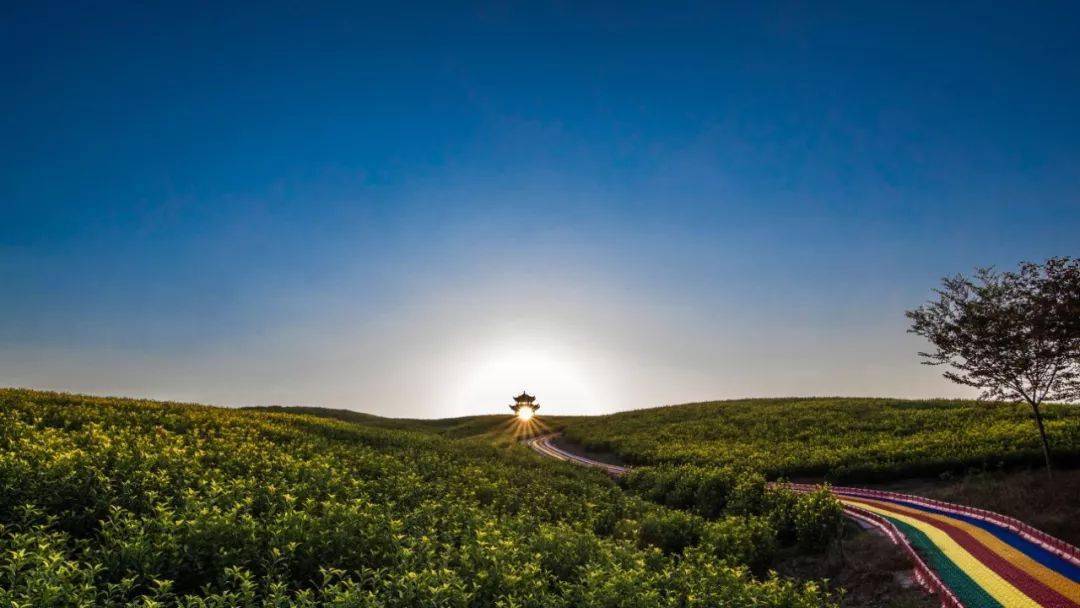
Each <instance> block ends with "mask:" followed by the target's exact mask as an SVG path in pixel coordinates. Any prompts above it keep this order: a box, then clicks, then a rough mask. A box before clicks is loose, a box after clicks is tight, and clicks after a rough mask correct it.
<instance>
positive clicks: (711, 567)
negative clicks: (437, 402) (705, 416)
mask: <svg viewBox="0 0 1080 608" xmlns="http://www.w3.org/2000/svg"><path fill="white" fill-rule="evenodd" d="M712 491H714V490H704V489H695V490H694V492H693V494H694V496H695V500H697V498H696V497H697V496H698V493H701V495H702V496H705V495H707V494H708V493H709V492H712ZM724 492H726V493H727V494H728V495H729V497H728V498H727V503H726V504H727V505H730V504H731V503H732V498H731V496H735V495H738V493H739V492H740V490H724ZM702 500H704V499H702ZM736 502H737V501H736ZM728 508H730V507H728V506H725V509H728ZM762 513H766V514H765V515H754V516H747V517H741V519H740V520H736V519H728V518H727V517H728V516H727V515H724V516H722V517H721V518H719V519H715V520H705V519H702V518H701V517H699V516H698V515H694V514H692V513H687V512H683V511H672V510H669V509H667V508H665V507H662V506H658V505H655V504H652V503H649V502H646V501H643V500H641V499H639V498H636V497H635V496H633V495H631V494H627V493H625V492H624V491H623V490H621V489H620V488H619V487H618V486H617V485H616V484H614V483H613V482H612V481H610V480H608V479H607V478H606V477H604V476H603V475H601V474H599V473H596V472H592V471H587V470H579V469H577V468H574V467H571V466H568V465H565V464H563V463H558V462H554V461H548V460H544V459H542V458H540V457H539V456H537V455H535V454H533V453H531V452H530V451H528V450H527V449H525V448H524V447H521V446H516V445H504V446H497V445H494V444H493V443H492V442H487V441H477V440H450V439H446V438H443V437H440V436H437V435H434V434H432V433H425V432H415V431H410V430H397V429H391V428H377V427H373V426H365V425H363V424H353V423H349V422H343V421H338V420H332V419H325V418H314V417H310V416H297V415H292V414H284V413H269V412H259V411H240V410H228V409H220V408H210V407H203V406H197V405H184V404H170V403H158V402H150V401H135V400H126V399H106V398H95V397H83V396H75V395H63V394H55V393H42V392H34V391H22V390H0V605H2V606H13V607H35V608H37V607H49V606H104V607H115V606H144V607H150V606H182V607H189V608H216V607H221V608H225V607H230V608H231V607H251V608H254V607H259V608H267V607H284V606H298V607H315V606H335V607H347V606H355V607H391V606H393V607H399V606H430V607H460V608H465V607H477V608H479V607H487V606H503V607H511V606H514V607H536V608H541V607H544V608H548V607H556V608H557V607H560V606H562V607H570V606H583V607H587V608H588V607H596V608H601V607H604V608H608V607H610V608H615V607H634V606H642V607H645V606H648V607H656V606H660V607H665V606H670V607H676V606H677V607H680V608H682V607H697V606H700V607H705V606H775V607H781V606H783V607H791V608H803V607H805V608H810V607H815V608H816V607H818V606H828V605H832V604H830V601H831V600H830V599H829V596H828V593H827V592H826V591H825V590H824V589H823V588H822V587H820V586H819V585H817V584H813V583H799V582H795V581H790V580H784V579H779V578H776V577H775V576H769V575H761V576H755V575H754V574H752V573H751V571H750V569H749V568H748V566H749V565H754V566H755V567H760V564H759V563H757V562H759V561H760V557H759V556H757V555H756V554H755V549H756V548H757V547H759V546H766V545H767V544H768V543H770V542H774V539H775V538H776V534H777V531H778V528H775V525H774V524H773V523H772V522H771V520H770V519H769V516H768V515H767V513H768V509H766V510H765V511H762ZM715 515H716V514H710V516H715ZM796 518H797V515H796ZM796 525H798V524H796Z"/></svg>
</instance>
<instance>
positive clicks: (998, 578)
mask: <svg viewBox="0 0 1080 608" xmlns="http://www.w3.org/2000/svg"><path fill="white" fill-rule="evenodd" d="M556 436H557V434H551V435H544V436H541V437H535V438H531V439H528V440H526V442H525V443H527V444H528V445H529V447H531V448H533V449H534V450H536V451H537V452H540V453H541V454H544V455H545V456H550V457H552V458H558V459H560V460H566V461H569V462H573V463H575V464H580V465H583V466H590V467H596V468H599V469H602V470H604V471H605V472H607V473H608V474H610V475H614V476H619V475H622V474H623V473H625V472H626V471H627V469H626V468H625V467H620V466H616V465H611V464H607V463H603V462H598V461H595V460H592V459H590V458H586V457H584V456H581V455H578V454H574V453H572V452H569V451H567V450H564V449H562V448H560V447H558V446H556V445H554V444H552V442H551V440H552V439H554V438H555V437H556ZM790 487H791V488H793V489H795V490H798V491H811V490H815V489H817V488H818V486H813V485H805V484H790ZM830 490H831V491H832V492H833V493H834V494H835V495H836V496H837V498H839V499H840V501H841V502H842V503H843V505H844V512H845V514H847V515H848V516H849V517H852V518H855V519H857V520H859V521H862V522H864V523H866V524H868V525H870V526H873V527H875V528H877V529H879V530H881V531H882V532H883V533H884V534H885V535H886V536H888V537H889V538H890V539H891V540H892V541H893V542H894V543H896V544H898V545H900V546H901V547H903V548H904V550H905V551H907V552H908V553H909V554H910V555H911V558H912V561H913V562H914V564H915V580H917V581H918V582H919V583H920V584H921V585H922V586H923V587H925V588H926V589H927V590H928V591H929V592H931V593H933V594H935V595H937V597H938V598H939V599H940V600H941V605H942V606H943V607H945V608H1028V607H1031V608H1040V607H1041V608H1049V607H1054V608H1059V607H1061V608H1080V549H1077V548H1076V547H1073V546H1072V545H1070V544H1068V543H1065V542H1063V541H1061V540H1058V539H1056V538H1054V537H1052V536H1050V535H1048V534H1045V533H1043V532H1040V531H1039V530H1036V529H1035V528H1032V527H1031V526H1028V525H1027V524H1024V523H1023V522H1020V521H1018V520H1015V519H1012V518H1011V517H1005V516H1004V515H998V514H997V513H992V512H990V511H983V510H981V509H973V508H970V507H964V506H960V505H954V504H949V503H945V502H939V501H935V500H930V499H927V498H921V497H918V496H911V495H907V494H897V493H894V492H881V491H876V490H864V489H860V488H838V487H833V488H830ZM1078 516H1080V514H1078Z"/></svg>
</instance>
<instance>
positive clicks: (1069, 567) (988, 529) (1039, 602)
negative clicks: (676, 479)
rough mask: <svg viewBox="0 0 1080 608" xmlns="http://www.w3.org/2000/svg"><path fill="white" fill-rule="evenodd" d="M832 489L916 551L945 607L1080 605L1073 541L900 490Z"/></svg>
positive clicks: (1078, 557) (1079, 558)
mask: <svg viewBox="0 0 1080 608" xmlns="http://www.w3.org/2000/svg"><path fill="white" fill-rule="evenodd" d="M795 488H796V489H810V488H811V486H798V485H796V486H795ZM831 490H832V491H833V493H834V494H835V495H836V496H837V498H839V499H840V501H841V503H843V505H844V509H845V511H846V513H847V515H849V516H850V517H853V518H856V519H859V520H861V521H863V522H865V523H867V524H869V525H872V526H874V527H876V528H878V529H879V530H881V531H882V532H884V533H885V534H886V535H887V536H888V537H889V538H890V539H891V540H893V542H896V543H897V544H899V545H901V546H903V547H904V548H905V549H906V550H907V551H908V552H909V553H910V554H911V556H912V558H913V559H914V561H915V566H916V568H915V575H916V580H918V582H919V583H920V584H922V585H923V586H924V587H926V588H927V589H928V590H929V591H931V592H933V593H935V594H936V595H937V596H938V597H939V598H940V600H941V605H942V606H944V607H947V608H1029V607H1030V608H1040V607H1054V608H1058V607H1061V608H1080V550H1078V549H1077V548H1076V547H1073V546H1072V545H1069V544H1068V543H1065V542H1063V541H1061V540H1059V539H1056V538H1054V537H1052V536H1049V535H1047V534H1045V533H1043V532H1041V531H1039V530H1036V529H1035V528H1032V527H1031V526H1028V525H1026V524H1024V523H1022V522H1020V521H1017V520H1015V519H1012V518H1009V517H1005V516H1003V515H999V514H997V513H993V512H990V511H984V510H981V509H973V508H970V507H964V506H960V505H954V504H950V503H944V502H940V501H935V500H930V499H926V498H921V497H918V496H910V495H906V494H897V493H894V492H881V491H875V490H863V489H858V488H831Z"/></svg>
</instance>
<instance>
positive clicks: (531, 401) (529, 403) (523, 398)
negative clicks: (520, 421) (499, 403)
mask: <svg viewBox="0 0 1080 608" xmlns="http://www.w3.org/2000/svg"><path fill="white" fill-rule="evenodd" d="M510 409H512V410H514V413H515V414H517V415H519V416H520V415H521V410H522V409H527V410H528V412H529V414H530V415H531V414H532V413H533V412H535V411H536V410H538V409H540V404H539V403H537V402H536V397H533V396H532V395H530V394H528V393H526V392H525V391H521V394H520V395H518V396H517V397H514V405H511V406H510Z"/></svg>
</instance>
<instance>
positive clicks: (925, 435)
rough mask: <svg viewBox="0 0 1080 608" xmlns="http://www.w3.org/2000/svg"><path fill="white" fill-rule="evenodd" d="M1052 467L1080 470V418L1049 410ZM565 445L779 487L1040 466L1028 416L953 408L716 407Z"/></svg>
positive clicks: (632, 418)
mask: <svg viewBox="0 0 1080 608" xmlns="http://www.w3.org/2000/svg"><path fill="white" fill-rule="evenodd" d="M1045 416H1046V426H1047V433H1048V434H1049V436H1050V441H1051V447H1052V449H1053V457H1054V459H1055V461H1056V462H1058V463H1059V464H1076V463H1078V462H1080V408H1078V407H1075V406H1069V405H1059V404H1055V405H1049V406H1047V407H1046V413H1045ZM564 426H565V436H566V438H567V439H568V440H570V441H572V442H576V443H577V444H579V445H581V446H583V447H584V448H586V449H589V450H595V451H603V452H612V453H614V454H616V455H618V456H619V457H620V458H621V459H623V460H624V461H626V462H628V463H630V464H637V465H649V464H662V463H672V464H707V465H724V464H733V465H739V466H745V467H750V468H753V469H756V470H758V471H761V472H762V473H764V474H765V475H767V476H769V477H771V478H776V477H781V476H787V477H825V478H828V479H830V480H833V481H868V480H887V479H896V478H904V477H918V476H929V475H939V474H941V473H946V472H949V473H964V472H966V471H968V470H970V469H1000V468H1010V467H1022V466H1028V465H1034V466H1037V465H1039V464H1040V463H1041V462H1042V455H1041V452H1040V447H1039V438H1038V433H1037V431H1036V429H1035V425H1034V422H1033V420H1032V418H1031V411H1030V410H1029V409H1028V408H1027V406H1021V405H1016V404H1007V403H983V402H975V401H950V400H922V401H919V400H903V399H861V398H859V399H856V398H801V399H795V398H791V399H744V400H737V401H713V402H705V403H692V404H686V405H676V406H667V407H659V408H652V409H643V410H635V411H629V412H620V413H617V414H611V415H608V416H595V417H580V418H576V419H574V420H572V421H568V422H567V423H566V424H565V425H564Z"/></svg>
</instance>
